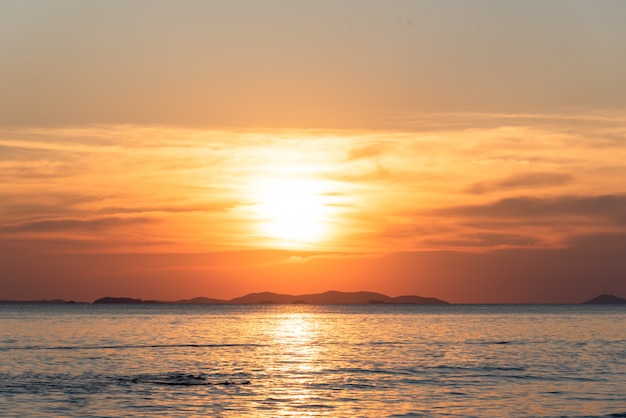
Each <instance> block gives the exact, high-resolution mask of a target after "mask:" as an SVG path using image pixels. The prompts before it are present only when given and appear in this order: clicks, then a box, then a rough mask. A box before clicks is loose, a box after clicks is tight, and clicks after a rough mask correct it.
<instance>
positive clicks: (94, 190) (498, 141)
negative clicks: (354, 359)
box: [0, 0, 626, 303]
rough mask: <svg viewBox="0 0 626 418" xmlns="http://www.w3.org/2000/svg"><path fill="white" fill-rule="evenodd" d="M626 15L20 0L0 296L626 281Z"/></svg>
mask: <svg viewBox="0 0 626 418" xmlns="http://www.w3.org/2000/svg"><path fill="white" fill-rule="evenodd" d="M624 18H626V2H623V1H617V0H616V1H607V0H598V1H576V0H567V1H558V0H554V1H532V0H528V1H506V0H505V1H502V0H500V1H472V2H467V1H450V0H437V1H418V0H415V1H399V0H388V1H369V0H360V1H349V0H342V1H333V2H326V1H316V0H294V1H269V0H267V1H266V0H258V1H243V0H229V1H190V0H180V1H159V0H150V1H141V0H136V1H133V2H127V1H115V0H113V1H90V2H85V1H78V0H76V1H75V0H58V1H55V2H49V1H43V0H37V1H35V0H20V1H10V0H9V1H4V2H2V3H0V62H1V63H2V64H1V65H0V179H1V181H0V196H1V199H0V300H2V299H19V300H32V299H53V298H61V299H66V300H68V299H73V300H84V301H92V300H94V299H97V298H99V297H102V296H126V297H139V298H144V299H162V300H177V299H182V298H190V297H196V296H208V297H216V298H225V299H229V298H233V297H236V296H240V295H243V294H246V293H250V292H257V291H274V292H279V293H292V294H302V293H314V292H323V291H326V290H331V289H332V290H341V291H358V290H368V291H378V292H382V293H385V294H388V295H391V296H397V295H403V294H416V295H421V296H430V297H438V298H441V299H444V300H447V301H449V302H453V303H578V302H582V301H584V300H587V299H591V298H592V297H595V296H597V295H599V294H602V293H612V294H616V295H619V296H622V297H626V185H625V183H624V181H623V179H624V178H626V163H625V161H626V112H625V110H626V90H625V88H624V86H626V49H624V45H625V44H626V27H625V26H624V25H623V21H624Z"/></svg>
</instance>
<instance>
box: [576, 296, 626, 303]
mask: <svg viewBox="0 0 626 418" xmlns="http://www.w3.org/2000/svg"><path fill="white" fill-rule="evenodd" d="M621 304H626V299H622V298H620V297H618V296H614V295H600V296H598V297H595V298H593V299H590V300H588V301H586V302H583V305H621Z"/></svg>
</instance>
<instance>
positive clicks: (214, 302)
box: [174, 296, 228, 305]
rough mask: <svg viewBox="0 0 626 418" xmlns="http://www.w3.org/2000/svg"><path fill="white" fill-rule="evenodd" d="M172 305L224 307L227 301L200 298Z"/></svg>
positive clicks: (180, 301) (178, 301)
mask: <svg viewBox="0 0 626 418" xmlns="http://www.w3.org/2000/svg"><path fill="white" fill-rule="evenodd" d="M174 303H178V304H181V305H224V304H227V303H228V301H226V300H222V299H213V298H205V297H202V296H201V297H197V298H192V299H181V300H177V301H176V302H174Z"/></svg>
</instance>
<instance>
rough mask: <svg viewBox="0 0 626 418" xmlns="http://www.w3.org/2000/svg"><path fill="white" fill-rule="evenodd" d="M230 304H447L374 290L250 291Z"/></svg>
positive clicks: (419, 297)
mask: <svg viewBox="0 0 626 418" xmlns="http://www.w3.org/2000/svg"><path fill="white" fill-rule="evenodd" d="M228 303H231V304H259V303H277V304H293V303H296V304H311V305H365V304H368V303H404V304H420V305H442V304H447V303H448V302H445V301H443V300H441V299H437V298H424V297H421V296H398V297H396V298H392V297H389V296H387V295H383V294H382V293H375V292H338V291H336V290H330V291H328V292H324V293H313V294H307V295H286V294H281V293H272V292H261V293H250V294H248V295H245V296H241V297H238V298H234V299H231V300H230V301H228Z"/></svg>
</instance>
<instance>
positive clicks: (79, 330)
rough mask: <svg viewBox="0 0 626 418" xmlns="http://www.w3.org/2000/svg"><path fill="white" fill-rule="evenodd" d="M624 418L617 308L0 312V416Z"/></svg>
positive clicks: (625, 336) (64, 308)
mask: <svg viewBox="0 0 626 418" xmlns="http://www.w3.org/2000/svg"><path fill="white" fill-rule="evenodd" d="M129 415H134V416H142V415H153V416H165V415H167V416H194V415H196V416H224V417H227V416H233V417H234V416H272V417H275V416H362V417H379V416H502V417H505V416H506V417H508V416H626V308H625V307H623V306H415V305H410V306H406V305H367V306H306V305H304V306H303V305H298V306H184V305H0V416H7V417H17V416H70V417H91V416H129Z"/></svg>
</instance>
